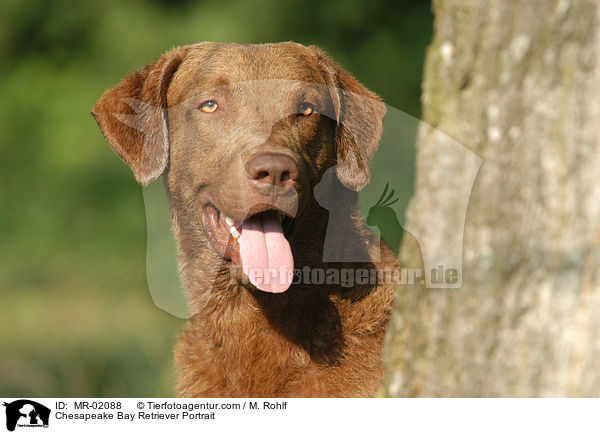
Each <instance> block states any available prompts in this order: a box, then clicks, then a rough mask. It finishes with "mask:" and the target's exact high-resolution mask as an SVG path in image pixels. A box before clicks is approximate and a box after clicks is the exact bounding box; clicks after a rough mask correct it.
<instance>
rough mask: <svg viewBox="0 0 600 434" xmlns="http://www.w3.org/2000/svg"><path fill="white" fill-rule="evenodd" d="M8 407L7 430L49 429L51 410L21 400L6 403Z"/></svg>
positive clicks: (27, 400) (26, 400)
mask: <svg viewBox="0 0 600 434" xmlns="http://www.w3.org/2000/svg"><path fill="white" fill-rule="evenodd" d="M4 406H5V407H6V429H7V430H9V431H14V430H15V428H16V427H19V428H23V427H25V428H42V427H43V428H48V422H49V420H50V409H49V408H48V407H46V406H44V405H42V404H39V403H37V402H35V401H31V400H29V399H19V400H17V401H13V402H11V403H6V402H5V403H4Z"/></svg>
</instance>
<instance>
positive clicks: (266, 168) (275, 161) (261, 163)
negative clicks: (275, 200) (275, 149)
mask: <svg viewBox="0 0 600 434" xmlns="http://www.w3.org/2000/svg"><path fill="white" fill-rule="evenodd" d="M246 170H247V172H248V176H249V178H250V180H251V182H252V183H253V184H254V185H255V187H256V188H258V190H259V192H261V193H264V194H271V190H272V188H273V186H277V187H282V188H283V189H284V191H282V193H284V192H285V191H287V190H289V189H291V188H293V187H294V186H295V185H296V182H297V180H298V166H297V165H296V162H295V161H294V160H293V159H292V158H291V157H288V156H287V155H284V154H275V153H261V154H258V155H255V156H253V157H252V158H251V159H250V161H248V163H247V164H246Z"/></svg>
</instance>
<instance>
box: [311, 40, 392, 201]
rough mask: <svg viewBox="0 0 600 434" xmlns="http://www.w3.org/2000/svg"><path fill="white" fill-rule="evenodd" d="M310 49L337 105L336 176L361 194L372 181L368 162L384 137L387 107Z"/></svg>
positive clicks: (323, 56)
mask: <svg viewBox="0 0 600 434" xmlns="http://www.w3.org/2000/svg"><path fill="white" fill-rule="evenodd" d="M310 48H311V49H312V50H314V51H315V52H316V54H317V58H318V59H319V66H320V67H321V69H322V72H323V74H324V76H325V79H326V81H327V85H328V87H329V92H330V95H331V99H332V103H333V106H334V112H335V116H336V119H335V120H336V122H337V126H336V132H335V136H334V146H335V151H336V154H337V167H336V170H337V177H338V179H339V180H340V182H341V183H342V184H344V186H345V187H346V188H349V189H351V190H355V191H358V190H360V189H361V188H363V187H364V186H365V185H366V184H367V183H368V182H369V177H370V173H369V160H370V159H371V157H372V156H373V154H374V153H375V150H376V149H377V145H378V144H379V139H380V138H381V132H382V130H383V117H384V115H385V111H386V108H385V104H384V103H383V102H382V101H381V99H380V98H379V97H378V96H377V95H376V94H374V93H373V92H371V91H369V90H368V89H367V88H365V87H364V86H363V85H362V84H360V83H359V82H358V80H356V79H355V78H354V77H353V76H352V75H351V74H350V73H349V72H347V71H346V70H344V69H343V68H342V67H341V66H339V65H338V64H337V63H335V62H334V61H333V60H331V59H330V58H329V57H328V56H327V55H326V54H325V53H324V52H323V51H322V50H321V49H319V48H318V47H315V46H311V47H310Z"/></svg>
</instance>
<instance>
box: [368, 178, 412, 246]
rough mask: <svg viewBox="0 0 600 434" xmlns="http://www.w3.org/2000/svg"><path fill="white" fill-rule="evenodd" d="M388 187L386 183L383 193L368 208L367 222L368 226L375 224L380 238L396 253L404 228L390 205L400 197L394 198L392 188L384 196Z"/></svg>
mask: <svg viewBox="0 0 600 434" xmlns="http://www.w3.org/2000/svg"><path fill="white" fill-rule="evenodd" d="M388 188H389V184H388V183H386V184H385V188H384V190H383V193H381V197H380V198H379V200H378V201H377V203H376V204H375V205H373V206H372V207H371V209H369V215H368V216H367V224H368V225H369V226H377V227H378V228H379V232H380V233H381V240H382V241H383V242H384V243H386V244H387V245H388V247H389V248H390V249H392V250H393V251H394V253H395V254H398V250H399V249H400V242H401V241H402V235H404V230H403V229H402V226H400V223H399V222H398V217H397V216H396V212H395V211H394V210H393V208H392V205H393V204H395V203H396V202H398V200H400V199H399V198H395V199H394V193H395V191H394V190H392V191H391V192H390V193H389V194H388V195H387V196H386V193H387V192H388Z"/></svg>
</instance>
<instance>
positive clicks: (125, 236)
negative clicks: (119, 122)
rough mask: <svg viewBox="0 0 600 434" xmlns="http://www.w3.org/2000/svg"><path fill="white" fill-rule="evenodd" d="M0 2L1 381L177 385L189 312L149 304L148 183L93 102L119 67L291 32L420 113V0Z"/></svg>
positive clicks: (20, 386) (162, 389)
mask: <svg viewBox="0 0 600 434" xmlns="http://www.w3.org/2000/svg"><path fill="white" fill-rule="evenodd" d="M1 9H2V12H1V13H0V65H2V68H0V78H1V80H0V95H1V96H2V97H1V98H0V131H1V133H0V183H1V185H2V190H1V193H0V209H1V210H2V212H1V213H0V240H1V246H2V247H1V248H0V264H2V265H1V266H0V296H1V304H0V395H4V396H7V395H14V396H25V395H26V396H144V395H155V396H170V395H173V393H174V390H173V378H174V375H173V368H172V346H173V344H174V342H175V339H176V335H177V333H178V332H179V330H181V327H182V325H183V321H181V320H179V319H176V318H173V317H171V316H170V315H169V314H167V313H165V312H163V311H161V310H159V309H158V308H156V307H155V306H154V304H153V303H152V300H151V298H150V294H149V293H148V290H147V286H146V277H145V242H146V233H145V231H146V227H145V218H144V206H143V200H142V194H141V189H140V186H138V185H137V184H136V183H135V181H134V179H133V176H132V175H131V173H130V171H129V169H128V168H127V167H126V166H125V165H124V164H123V163H122V162H120V161H119V159H118V158H117V157H116V155H114V153H113V152H112V151H111V150H110V148H109V147H108V146H107V145H106V143H105V142H104V139H103V138H102V136H101V134H100V132H99V130H98V128H97V126H96V124H95V121H94V120H93V119H92V117H91V116H90V110H91V108H92V105H93V104H94V102H95V100H96V99H97V98H98V97H99V96H100V95H101V94H102V92H103V91H104V90H105V89H106V88H108V87H111V86H113V85H115V84H116V83H117V82H118V81H119V79H120V78H122V77H124V76H125V75H126V74H128V73H129V72H131V71H133V70H134V69H138V68H140V67H142V66H144V65H145V64H147V63H149V62H151V61H153V60H155V59H156V58H157V56H158V54H159V53H161V52H164V51H166V50H168V49H170V48H172V47H173V46H176V45H185V44H189V43H195V42H199V41H203V40H214V41H235V42H241V43H258V42H270V41H283V40H296V41H298V42H301V43H305V44H317V45H319V46H321V47H322V48H324V49H325V50H326V51H328V52H329V53H330V54H331V55H332V56H333V57H334V58H335V59H336V60H338V61H339V62H340V63H341V64H342V65H344V66H345V67H346V68H347V69H348V70H350V71H351V72H352V73H353V74H354V75H356V76H357V77H358V78H359V79H360V80H361V81H362V82H363V83H365V84H366V85H367V86H368V87H369V88H371V89H372V90H374V91H375V92H377V93H379V94H380V95H382V96H383V98H384V99H385V101H386V102H387V103H388V104H389V105H392V106H394V107H396V108H398V109H400V110H403V111H405V112H408V113H410V114H412V115H415V116H418V114H419V94H420V80H421V68H422V63H423V56H424V49H425V45H426V44H427V43H428V42H429V39H430V35H431V16H430V12H429V5H428V4H427V3H426V2H422V1H408V2H406V1H405V2H391V1H382V2H373V1H347V2H323V3H306V2H304V1H296V0H294V1H287V2H286V1H277V0H259V1H252V2H249V1H242V0H234V1H230V2H206V1H197V2H192V1H177V2H167V1H141V0H134V1H127V2H123V1H116V0H106V1H103V2H92V1H74V0H73V1H69V0H55V1H46V0H27V1H19V0H4V1H3V4H2V6H1ZM401 151H402V152H404V153H405V155H407V158H406V160H408V161H412V152H413V151H412V149H408V148H406V149H403V150H401ZM406 166H409V165H407V164H405V163H402V167H406ZM394 167H395V168H396V169H397V167H398V166H393V167H391V168H390V170H394ZM411 188H412V185H409V186H407V187H406V189H405V191H404V192H403V193H401V195H403V197H405V198H406V197H408V196H409V194H410V190H411Z"/></svg>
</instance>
